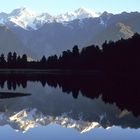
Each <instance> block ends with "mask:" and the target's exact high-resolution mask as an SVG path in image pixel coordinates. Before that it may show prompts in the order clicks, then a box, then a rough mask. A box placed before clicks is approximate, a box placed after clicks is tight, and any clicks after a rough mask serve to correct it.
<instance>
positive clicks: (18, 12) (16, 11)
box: [10, 7, 36, 16]
mask: <svg viewBox="0 0 140 140" xmlns="http://www.w3.org/2000/svg"><path fill="white" fill-rule="evenodd" d="M10 15H12V16H20V15H26V16H35V15H36V14H35V12H33V11H31V10H29V9H28V8H26V7H20V8H17V9H14V10H13V11H12V12H11V13H10Z"/></svg>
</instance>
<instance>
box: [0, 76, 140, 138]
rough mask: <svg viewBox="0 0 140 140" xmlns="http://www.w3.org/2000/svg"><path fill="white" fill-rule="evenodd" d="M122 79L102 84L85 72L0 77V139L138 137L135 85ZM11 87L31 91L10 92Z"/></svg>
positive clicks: (139, 123) (137, 102) (138, 118)
mask: <svg viewBox="0 0 140 140" xmlns="http://www.w3.org/2000/svg"><path fill="white" fill-rule="evenodd" d="M105 83H106V82H105ZM127 84H128V83H127V82H123V84H122V83H120V82H119V84H117V83H114V84H112V82H108V84H106V85H104V82H103V81H101V80H100V79H98V78H91V77H90V78H81V77H73V78H72V77H64V76H63V77H57V78H56V77H47V76H46V77H44V76H41V77H24V76H15V75H14V76H11V77H9V76H5V77H1V79H0V86H1V88H0V92H2V93H1V95H0V98H1V99H0V134H1V139H2V140H7V139H14V140H39V139H40V140H46V139H49V140H72V139H77V140H93V139H95V140H104V139H107V140H118V139H119V140H124V139H126V140H139V138H140V117H139V115H140V113H139V112H140V111H139V108H138V107H139V103H140V102H139V98H138V96H139V94H135V92H136V91H138V89H136V87H133V86H132V88H130V86H129V88H128V86H127ZM107 85H108V86H107ZM116 85H117V86H116ZM135 90H136V91H135ZM3 92H4V93H3ZM7 92H8V95H7V96H6V94H7ZM9 92H11V93H9ZM15 92H16V93H18V94H19V95H20V93H25V94H27V93H30V94H31V95H28V96H23V95H22V96H21V97H19V96H17V95H15V96H14V97H13V96H12V95H14V93H15ZM132 93H133V94H132ZM3 94H5V96H4V95H3ZM132 95H133V96H132ZM134 96H135V98H134V99H133V98H132V97H134Z"/></svg>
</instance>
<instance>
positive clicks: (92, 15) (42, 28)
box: [0, 7, 140, 59]
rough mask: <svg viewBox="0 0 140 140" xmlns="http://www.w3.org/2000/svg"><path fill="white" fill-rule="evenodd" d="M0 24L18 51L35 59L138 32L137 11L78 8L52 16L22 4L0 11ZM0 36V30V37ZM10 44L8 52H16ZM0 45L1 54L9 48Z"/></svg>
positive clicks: (139, 27)
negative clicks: (38, 12) (14, 40)
mask: <svg viewBox="0 0 140 140" xmlns="http://www.w3.org/2000/svg"><path fill="white" fill-rule="evenodd" d="M0 24H1V25H2V26H1V27H0V28H6V29H7V30H9V31H10V32H12V33H13V34H14V36H15V37H16V41H17V42H21V45H20V47H21V48H22V49H23V50H22V52H24V53H26V52H27V54H29V55H30V56H31V57H33V58H35V59H38V58H41V57H42V56H43V55H46V56H49V55H53V54H61V52H62V51H64V50H67V49H71V48H72V47H73V46H74V45H78V46H79V48H80V49H82V48H83V47H86V46H88V45H91V44H96V45H99V46H101V44H102V43H103V42H104V41H105V40H108V41H109V40H118V39H120V38H129V37H131V36H132V35H133V34H134V33H135V32H138V33H140V26H139V25H140V13H139V12H131V13H127V12H123V13H120V14H112V13H108V12H103V13H100V12H95V11H93V10H89V9H86V8H79V9H77V10H75V11H73V12H66V13H63V14H60V15H57V16H52V15H50V14H49V13H41V14H36V13H35V12H33V11H31V10H28V9H27V8H25V7H22V8H18V9H15V10H13V11H12V12H11V13H4V12H2V13H0ZM3 26H6V27H3ZM2 36H3V33H1V32H0V39H1V37H2ZM5 38H6V40H7V39H8V38H11V37H10V36H5ZM13 47H14V44H11V47H10V49H11V51H13V50H14V51H16V52H18V48H14V49H12V48H13ZM1 48H3V49H1V50H2V51H1V52H3V53H7V52H8V51H9V50H8V51H5V49H4V48H6V47H5V46H4V45H1ZM7 48H9V47H7Z"/></svg>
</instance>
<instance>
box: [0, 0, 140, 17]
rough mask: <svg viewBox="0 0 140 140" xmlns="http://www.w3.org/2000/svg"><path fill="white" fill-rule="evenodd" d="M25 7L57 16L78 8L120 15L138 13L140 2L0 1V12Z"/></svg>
mask: <svg viewBox="0 0 140 140" xmlns="http://www.w3.org/2000/svg"><path fill="white" fill-rule="evenodd" d="M20 7H27V8H28V9H30V10H33V11H35V12H36V13H42V12H48V13H50V14H51V15H58V14H60V13H64V12H67V11H73V10H75V9H78V8H80V7H84V8H89V9H92V10H94V11H96V12H104V11H107V12H111V13H121V12H123V11H126V12H132V11H140V0H0V12H7V13H9V12H11V11H12V10H13V9H16V8H20Z"/></svg>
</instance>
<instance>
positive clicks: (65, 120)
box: [9, 109, 101, 133]
mask: <svg viewBox="0 0 140 140" xmlns="http://www.w3.org/2000/svg"><path fill="white" fill-rule="evenodd" d="M9 122H10V125H11V126H12V127H13V128H14V127H15V128H14V129H16V130H18V131H22V132H26V131H28V130H29V129H31V128H34V127H37V126H39V125H42V126H47V125H49V124H57V125H61V126H62V127H66V128H74V129H76V130H77V131H79V132H80V133H84V132H87V131H90V130H91V129H93V128H97V127H98V128H99V127H101V125H100V124H99V123H98V122H85V121H83V120H73V119H71V118H69V117H68V116H65V115H62V116H57V117H54V116H50V115H47V116H44V115H43V114H42V113H41V112H39V111H38V110H37V109H24V110H22V111H20V112H18V113H16V114H15V115H13V116H10V117H9Z"/></svg>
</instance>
